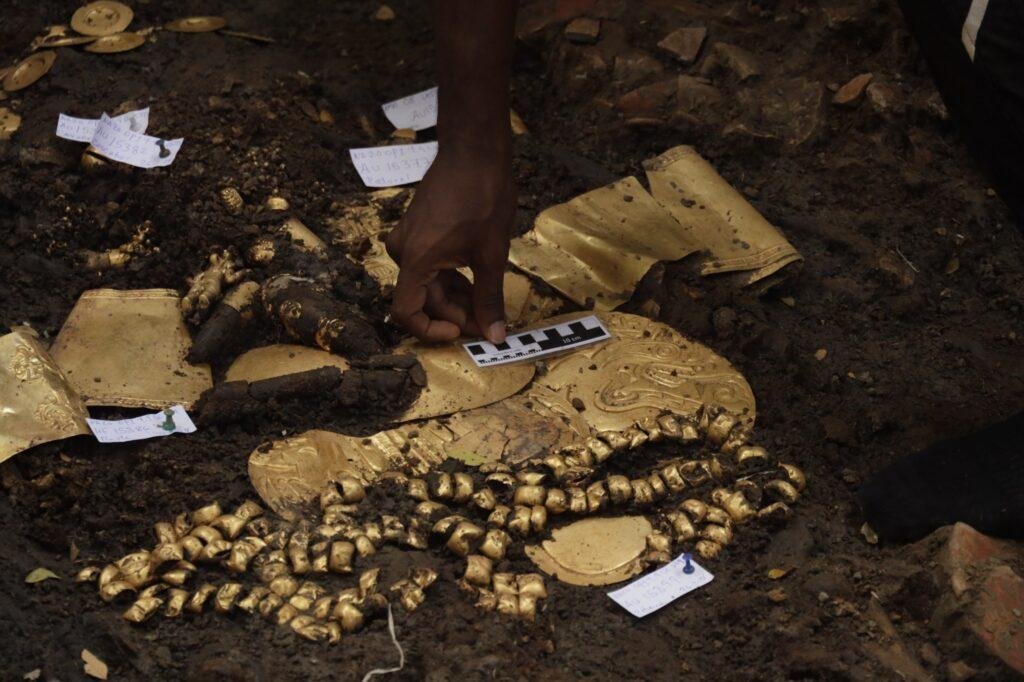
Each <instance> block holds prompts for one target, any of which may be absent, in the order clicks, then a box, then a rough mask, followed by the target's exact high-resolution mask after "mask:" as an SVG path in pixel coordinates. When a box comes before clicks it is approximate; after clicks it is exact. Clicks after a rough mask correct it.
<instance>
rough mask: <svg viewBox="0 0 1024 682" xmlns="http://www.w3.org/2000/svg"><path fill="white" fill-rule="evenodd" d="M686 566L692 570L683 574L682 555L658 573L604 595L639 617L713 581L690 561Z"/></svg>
mask: <svg viewBox="0 0 1024 682" xmlns="http://www.w3.org/2000/svg"><path fill="white" fill-rule="evenodd" d="M690 566H691V567H692V568H693V571H692V572H691V573H686V572H685V570H684V569H685V567H686V555H685V554H680V555H679V556H678V557H676V558H675V559H674V560H672V561H670V562H669V563H667V564H665V565H664V566H662V567H661V568H659V569H658V570H656V571H652V572H651V573H648V574H647V575H645V576H643V577H642V578H637V579H636V580H634V581H633V582H631V583H630V584H628V585H626V586H625V587H620V588H619V589H617V590H613V591H612V592H609V593H608V596H609V597H611V598H612V599H613V600H614V601H615V603H617V604H618V605H619V606H621V607H622V608H624V609H626V610H627V611H629V612H630V613H632V614H633V615H634V616H636V617H637V618H643V617H644V616H646V615H648V614H651V613H654V612H655V611H657V610H658V609H660V608H661V607H663V606H665V605H666V604H669V603H671V602H673V601H675V600H676V599H679V598H680V597H682V596H683V595H684V594H686V593H688V592H692V591H693V590H696V589H697V588H698V587H704V586H705V585H707V584H708V583H709V582H711V581H712V580H713V579H714V576H713V575H711V574H710V573H708V572H707V571H706V570H704V568H702V567H701V566H699V565H698V564H697V562H696V561H694V560H693V559H692V558H691V559H690Z"/></svg>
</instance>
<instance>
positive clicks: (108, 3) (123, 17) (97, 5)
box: [71, 0, 134, 36]
mask: <svg viewBox="0 0 1024 682" xmlns="http://www.w3.org/2000/svg"><path fill="white" fill-rule="evenodd" d="M133 17H134V12H132V9H131V8H130V7H128V6H126V5H122V4H121V3H119V2H113V0H98V2H90V3H89V4H88V5H85V6H83V7H79V8H78V9H77V10H75V13H74V14H73V15H72V16H71V28H73V29H74V30H76V31H78V32H79V33H81V34H82V35H85V36H110V35H114V34H115V33H120V32H121V31H123V30H125V29H126V28H128V25H129V24H131V23H132V18H133Z"/></svg>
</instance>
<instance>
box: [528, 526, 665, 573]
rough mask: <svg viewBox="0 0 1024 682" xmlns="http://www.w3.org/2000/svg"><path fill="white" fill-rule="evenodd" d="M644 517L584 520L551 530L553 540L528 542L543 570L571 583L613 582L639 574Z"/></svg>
mask: <svg viewBox="0 0 1024 682" xmlns="http://www.w3.org/2000/svg"><path fill="white" fill-rule="evenodd" d="M653 530H654V529H653V527H652V526H651V522H650V521H648V520H647V519H646V518H644V517H643V516H617V517H611V518H596V519H583V520H582V521H577V522H575V523H570V524H569V525H567V526H563V527H561V528H557V529H555V530H553V531H551V539H550V540H545V541H544V542H542V543H541V544H540V545H527V546H526V556H528V557H530V559H531V560H532V561H533V563H535V564H537V567H538V568H540V570H542V571H544V572H545V573H547V574H548V575H553V576H555V577H556V578H558V579H559V580H561V581H562V582H564V583H569V584H570V585H611V584H612V583H618V582H622V581H623V580H626V579H627V578H630V577H632V576H634V575H636V574H638V573H640V572H641V571H642V570H643V568H644V565H643V561H642V558H643V555H644V553H645V552H646V549H647V536H648V535H649V534H650V533H652V532H653Z"/></svg>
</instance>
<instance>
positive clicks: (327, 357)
mask: <svg viewBox="0 0 1024 682" xmlns="http://www.w3.org/2000/svg"><path fill="white" fill-rule="evenodd" d="M321 367H337V368H338V369H340V370H341V371H343V372H344V371H346V370H347V369H348V368H349V364H348V360H346V359H345V358H343V357H341V356H340V355H335V354H333V353H328V352H327V351H324V350H320V349H319V348H310V347H309V346H297V345H294V344H288V343H277V344H274V345H272V346H263V347H261V348H253V349H252V350H249V351H246V352H244V353H242V354H241V355H239V356H238V358H236V359H235V361H234V362H233V363H231V366H230V367H228V371H227V375H226V376H225V379H226V380H227V381H248V382H249V383H252V382H254V381H261V380H263V379H273V378H274V377H280V376H284V375H286V374H295V373H297V372H308V371H309V370H311V369H320V368H321Z"/></svg>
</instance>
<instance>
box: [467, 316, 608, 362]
mask: <svg viewBox="0 0 1024 682" xmlns="http://www.w3.org/2000/svg"><path fill="white" fill-rule="evenodd" d="M610 338H612V335H611V334H610V333H608V330H607V329H605V326H604V325H603V324H601V320H599V319H597V316H596V315H588V316H587V317H581V318H580V319H578V320H573V321H571V322H565V323H564V324H556V325H552V326H550V327H541V328H539V329H532V330H530V331H525V332H518V333H515V334H509V335H508V337H507V338H506V339H505V342H504V343H499V344H493V343H490V342H488V341H471V342H469V343H464V344H462V345H463V347H464V348H465V349H466V352H467V353H469V357H471V358H473V362H475V363H476V366H477V367H491V366H493V365H505V364H508V363H510V362H523V361H526V360H534V359H536V358H539V357H543V356H545V355H551V354H552V353H558V352H560V351H564V350H569V349H571V348H579V347H580V346H588V345H590V344H592V343H598V342H599V341H605V340H607V339H610Z"/></svg>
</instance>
